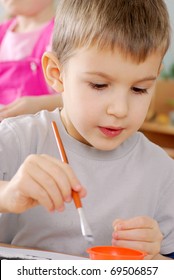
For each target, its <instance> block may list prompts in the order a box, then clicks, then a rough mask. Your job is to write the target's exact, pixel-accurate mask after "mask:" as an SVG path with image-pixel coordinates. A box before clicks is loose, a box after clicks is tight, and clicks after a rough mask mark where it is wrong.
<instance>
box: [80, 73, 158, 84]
mask: <svg viewBox="0 0 174 280" xmlns="http://www.w3.org/2000/svg"><path fill="white" fill-rule="evenodd" d="M84 74H88V75H94V76H95V75H96V76H100V77H103V78H107V79H109V80H114V78H113V77H112V76H110V75H108V74H106V73H103V72H84ZM156 79H157V76H153V75H151V76H147V77H144V78H142V79H140V80H137V81H135V83H141V82H146V81H155V80H156Z"/></svg>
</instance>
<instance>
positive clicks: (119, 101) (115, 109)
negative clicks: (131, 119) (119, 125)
mask: <svg viewBox="0 0 174 280" xmlns="http://www.w3.org/2000/svg"><path fill="white" fill-rule="evenodd" d="M128 99H129V97H128V95H127V93H125V92H119V93H115V94H114V96H112V98H111V99H110V102H109V104H108V107H107V114H108V115H114V116H115V117H117V118H124V117H126V116H127V114H128V109H129V100H128Z"/></svg>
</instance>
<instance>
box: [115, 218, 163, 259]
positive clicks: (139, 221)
mask: <svg viewBox="0 0 174 280" xmlns="http://www.w3.org/2000/svg"><path fill="white" fill-rule="evenodd" d="M113 227H114V232H113V234H112V245H113V246H119V247H127V248H132V249H135V250H140V251H144V252H146V253H147V256H146V257H145V259H153V257H155V256H156V255H157V254H159V252H160V247H161V241H162V239H163V235H162V233H161V231H160V228H159V226H158V223H157V222H156V221H155V220H153V219H151V218H149V217H144V216H141V217H135V218H132V219H129V220H121V219H120V220H115V221H114V222H113Z"/></svg>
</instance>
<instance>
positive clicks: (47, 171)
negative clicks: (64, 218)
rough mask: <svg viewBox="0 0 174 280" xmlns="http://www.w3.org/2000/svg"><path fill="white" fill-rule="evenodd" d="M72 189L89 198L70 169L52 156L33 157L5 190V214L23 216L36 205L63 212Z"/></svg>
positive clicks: (28, 159)
mask: <svg viewBox="0 0 174 280" xmlns="http://www.w3.org/2000/svg"><path fill="white" fill-rule="evenodd" d="M72 189H73V190H74V191H77V192H78V193H79V195H80V197H84V196H85V195H86V190H85V189H84V188H83V187H82V186H81V184H80V182H79V180H78V179H77V177H76V176H75V174H74V172H73V171H72V169H71V167H70V165H68V164H66V163H62V162H61V161H59V160H57V159H55V158H53V157H51V156H48V155H30V156H29V157H28V158H27V159H26V160H25V161H24V163H23V164H22V165H21V167H20V168H19V170H18V171H17V173H16V174H15V176H14V177H13V178H12V179H11V181H9V182H7V184H6V186H5V187H4V189H3V199H4V201H5V205H4V206H5V207H4V211H8V212H13V213H21V212H24V211H25V210H27V209H29V208H32V207H34V206H36V205H42V206H44V207H45V208H47V209H48V210H49V211H54V210H58V211H63V209H64V203H65V202H70V201H71V200H72V195H71V192H72Z"/></svg>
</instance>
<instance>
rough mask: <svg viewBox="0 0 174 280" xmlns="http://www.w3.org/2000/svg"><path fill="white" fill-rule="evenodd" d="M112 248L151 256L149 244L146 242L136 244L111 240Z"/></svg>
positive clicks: (135, 242) (134, 242)
mask: <svg viewBox="0 0 174 280" xmlns="http://www.w3.org/2000/svg"><path fill="white" fill-rule="evenodd" d="M112 246H118V247H123V248H131V249H134V250H139V251H142V252H146V253H150V254H151V244H150V243H148V242H137V241H129V240H117V241H115V240H112Z"/></svg>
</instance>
